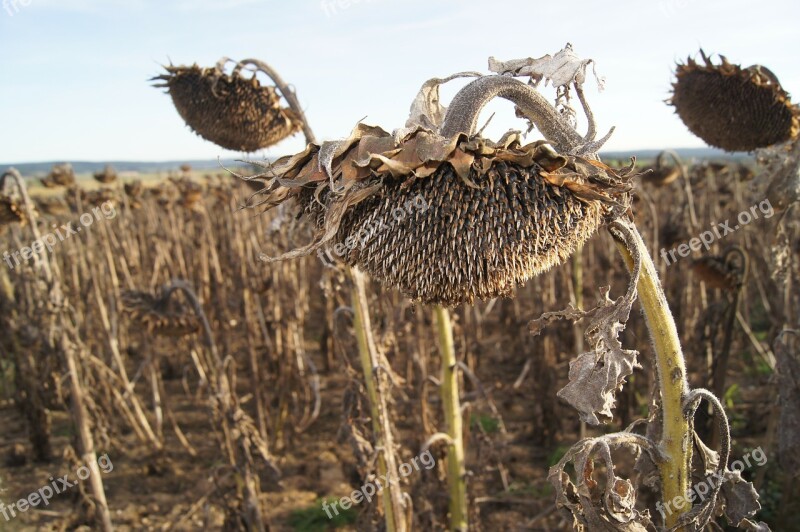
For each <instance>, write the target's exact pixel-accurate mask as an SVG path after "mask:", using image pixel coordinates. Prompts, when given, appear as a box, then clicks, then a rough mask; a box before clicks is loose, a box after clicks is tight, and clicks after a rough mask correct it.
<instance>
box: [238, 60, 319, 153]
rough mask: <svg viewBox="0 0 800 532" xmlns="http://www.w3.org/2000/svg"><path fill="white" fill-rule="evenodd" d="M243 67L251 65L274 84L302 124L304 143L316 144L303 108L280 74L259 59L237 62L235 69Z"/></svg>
mask: <svg viewBox="0 0 800 532" xmlns="http://www.w3.org/2000/svg"><path fill="white" fill-rule="evenodd" d="M245 65H251V66H253V67H254V68H256V69H257V70H260V71H261V72H263V73H264V74H266V75H267V76H268V77H269V78H270V79H271V80H272V81H273V82H274V83H275V86H276V87H277V88H278V91H279V92H280V93H281V96H283V97H284V98H285V99H286V102H287V103H288V104H289V107H291V108H292V111H294V112H295V113H296V114H297V116H298V117H300V120H301V121H302V122H303V135H305V137H306V142H307V143H308V144H311V143H313V142H316V141H317V140H316V137H315V136H314V132H313V131H312V130H311V126H309V125H308V119H306V115H305V113H304V112H303V108H302V107H301V106H300V102H299V101H298V99H297V95H296V94H295V93H294V90H293V89H292V88H291V87H290V86H289V85H288V84H287V83H286V82H285V81H283V78H282V77H281V76H280V74H278V72H277V71H276V70H275V69H274V68H272V67H271V66H269V65H268V64H266V63H265V62H264V61H261V60H259V59H243V60H241V61H239V63H238V65H237V68H241V66H245Z"/></svg>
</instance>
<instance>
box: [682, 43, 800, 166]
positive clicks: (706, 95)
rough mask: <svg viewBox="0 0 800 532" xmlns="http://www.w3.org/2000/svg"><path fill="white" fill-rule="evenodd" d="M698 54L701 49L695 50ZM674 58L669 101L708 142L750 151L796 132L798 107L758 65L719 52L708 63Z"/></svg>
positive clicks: (799, 123) (799, 118) (799, 117)
mask: <svg viewBox="0 0 800 532" xmlns="http://www.w3.org/2000/svg"><path fill="white" fill-rule="evenodd" d="M701 54H702V51H701ZM702 59H703V61H702V62H696V61H694V60H693V59H692V58H689V59H688V60H687V62H686V64H679V65H678V67H677V69H676V72H675V76H676V81H675V83H674V84H673V93H672V98H671V100H670V103H671V104H672V105H673V106H675V110H676V112H677V113H678V116H680V118H681V120H683V123H684V124H686V127H688V128H689V130H690V131H691V132H692V133H694V134H695V135H697V136H698V137H700V138H701V139H703V140H704V141H705V142H706V143H707V144H708V145H709V146H714V147H716V148H722V149H723V150H726V151H752V150H755V149H757V148H763V147H766V146H771V145H773V144H777V143H780V142H786V141H788V140H791V139H794V138H797V136H798V134H800V109H798V107H797V106H793V105H792V103H791V100H790V97H789V94H788V93H786V91H784V90H783V88H781V86H780V83H779V82H778V80H777V78H776V77H775V75H774V74H772V72H770V71H769V70H768V69H766V68H765V67H762V66H758V65H754V66H751V67H748V68H742V67H741V66H739V65H735V64H731V63H729V62H728V61H727V59H726V58H725V57H722V56H721V63H720V64H714V63H713V62H712V61H711V59H709V58H708V57H706V55H705V54H702Z"/></svg>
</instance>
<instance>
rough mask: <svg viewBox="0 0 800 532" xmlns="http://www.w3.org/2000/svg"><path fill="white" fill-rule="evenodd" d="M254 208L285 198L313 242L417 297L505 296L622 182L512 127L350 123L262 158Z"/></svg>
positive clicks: (612, 202)
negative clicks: (299, 147) (495, 134)
mask: <svg viewBox="0 0 800 532" xmlns="http://www.w3.org/2000/svg"><path fill="white" fill-rule="evenodd" d="M268 174H270V175H272V176H273V177H272V178H271V179H264V181H265V186H264V188H263V189H262V190H261V191H260V192H259V193H257V195H256V196H255V198H257V199H260V200H261V201H257V202H255V204H256V205H263V206H266V207H267V208H271V207H273V206H275V205H278V204H280V203H282V202H283V201H285V200H287V199H289V198H295V199H296V200H297V201H298V202H299V204H300V206H301V209H302V213H303V214H304V215H305V216H307V217H309V218H310V219H311V220H312V221H313V223H314V224H315V225H316V227H317V230H318V237H317V238H316V240H315V242H314V243H312V244H310V245H309V246H306V247H304V248H302V249H299V250H296V251H294V252H290V253H288V254H286V255H284V256H283V257H281V258H290V257H293V256H299V255H302V254H307V253H311V252H313V251H315V250H317V249H319V248H321V247H325V249H326V252H327V253H328V254H329V255H331V256H332V257H334V258H338V259H341V260H342V261H344V262H345V263H347V264H349V265H351V266H357V267H359V268H361V269H362V270H364V271H366V272H368V273H369V274H370V275H372V276H373V277H374V278H375V279H377V280H378V281H380V282H382V283H384V284H387V285H389V286H393V287H397V288H399V289H400V290H401V291H402V292H403V293H404V294H405V295H406V296H408V297H410V298H411V299H413V300H416V301H421V302H423V303H437V304H444V305H449V306H452V305H457V304H460V303H464V302H467V303H471V302H472V301H473V300H474V299H475V298H480V299H489V298H494V297H498V296H508V295H510V294H511V292H512V290H513V288H514V287H515V286H516V285H517V284H518V283H521V282H524V281H525V280H527V279H528V278H530V277H532V276H533V275H536V274H538V273H540V272H543V271H546V270H548V269H549V268H551V267H552V266H554V265H556V264H559V263H561V262H563V261H564V260H565V259H566V258H567V257H568V256H569V255H570V254H571V253H572V252H573V251H574V250H575V248H576V247H577V246H578V245H579V244H581V243H583V242H584V241H585V240H586V239H587V238H589V237H590V236H591V235H592V234H593V233H594V232H595V231H596V230H597V229H598V227H600V225H601V224H602V223H603V221H604V220H605V218H606V216H608V215H610V214H611V212H612V210H614V209H625V208H626V207H627V204H628V201H629V199H628V190H629V186H628V184H627V182H626V180H625V179H623V178H622V176H621V175H619V174H617V173H616V172H614V171H613V170H612V169H611V168H610V167H608V166H606V165H604V164H603V163H600V162H597V161H590V160H586V159H582V158H580V157H573V156H569V157H568V156H562V155H560V154H558V153H556V152H555V151H554V150H553V149H552V148H551V147H550V146H549V144H547V143H546V142H544V141H539V142H534V143H531V144H527V145H523V144H522V143H521V142H520V136H519V135H518V134H516V133H511V134H507V135H506V136H504V137H503V138H502V139H501V140H500V141H499V142H497V143H494V142H491V141H489V140H486V139H484V138H481V137H479V136H478V137H473V138H468V137H467V136H466V135H465V134H458V135H456V136H455V137H453V138H445V137H442V136H440V135H438V134H436V133H433V132H431V131H428V130H425V129H423V128H417V129H413V130H411V131H405V132H404V134H403V135H402V136H401V137H396V136H393V135H391V134H389V133H387V132H385V131H384V130H382V129H380V128H377V127H368V126H364V125H359V126H358V127H356V129H355V130H354V131H353V133H352V134H351V135H350V137H349V138H348V139H346V140H344V141H337V142H333V143H324V144H323V145H322V146H317V145H314V144H311V145H309V146H308V147H307V148H306V150H305V151H304V152H302V153H300V154H297V155H295V156H292V157H287V158H284V159H281V160H279V161H277V162H276V163H275V164H274V165H271V166H270V168H269V171H268Z"/></svg>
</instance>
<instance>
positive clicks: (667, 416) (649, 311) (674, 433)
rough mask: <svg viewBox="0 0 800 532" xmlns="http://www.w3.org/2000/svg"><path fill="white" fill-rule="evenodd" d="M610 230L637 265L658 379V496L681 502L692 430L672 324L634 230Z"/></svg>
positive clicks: (672, 517) (626, 225)
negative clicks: (685, 403) (659, 412)
mask: <svg viewBox="0 0 800 532" xmlns="http://www.w3.org/2000/svg"><path fill="white" fill-rule="evenodd" d="M609 230H610V232H611V234H612V236H613V237H614V240H615V242H616V244H617V248H618V249H619V252H620V254H622V257H623V259H624V260H625V263H626V265H627V266H628V269H630V270H633V269H634V267H635V263H636V260H637V257H638V260H639V261H641V273H640V275H639V281H638V283H637V285H636V286H637V292H638V295H639V301H640V302H641V304H642V308H643V309H644V313H645V317H646V319H647V327H648V329H649V330H650V336H651V338H652V340H653V349H654V351H655V364H654V365H655V367H656V370H657V374H658V375H657V377H658V388H659V393H660V400H661V419H662V433H661V441H660V445H659V447H660V449H661V451H662V452H663V453H664V455H665V458H666V460H664V461H662V462H661V463H659V464H658V466H659V471H660V473H661V496H662V499H663V500H664V501H671V500H673V499H674V498H675V497H680V498H683V497H686V493H687V490H688V487H689V472H690V464H691V459H692V427H691V426H690V424H689V423H690V422H689V418H687V416H686V415H685V413H684V400H685V398H686V396H687V394H688V393H689V384H688V381H687V380H686V364H685V361H684V358H683V351H682V350H681V345H680V341H679V339H678V331H677V329H676V327H675V320H674V318H673V317H672V314H671V313H670V310H669V306H668V305H667V300H666V298H665V297H664V291H663V290H662V288H661V283H660V282H659V280H658V276H657V274H656V268H655V265H654V264H653V260H652V258H651V257H650V254H649V253H648V252H647V246H646V245H645V243H644V240H642V237H641V235H640V234H639V231H638V230H637V229H636V226H634V224H633V223H632V222H631V221H629V220H627V219H624V218H621V219H618V220H616V221H614V222H613V223H612V224H611V226H610V228H609ZM679 500H682V499H679ZM690 509H691V508H690V505H684V506H683V509H677V508H676V511H675V512H672V513H669V514H667V516H666V521H667V522H666V525H667V527H672V526H674V525H675V524H677V523H678V521H679V519H680V517H681V515H682V514H684V513H686V512H688V511H689V510H690Z"/></svg>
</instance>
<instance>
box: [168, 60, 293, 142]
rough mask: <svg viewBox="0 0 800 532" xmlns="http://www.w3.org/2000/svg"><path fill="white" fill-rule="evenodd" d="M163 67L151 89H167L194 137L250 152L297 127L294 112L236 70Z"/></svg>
mask: <svg viewBox="0 0 800 532" xmlns="http://www.w3.org/2000/svg"><path fill="white" fill-rule="evenodd" d="M223 65H224V63H222V64H217V66H215V67H213V68H201V67H199V66H197V65H192V66H172V65H170V66H167V67H165V69H166V71H167V72H166V74H163V75H161V76H157V77H156V78H153V79H156V80H161V81H163V83H159V84H157V85H156V87H166V89H167V92H169V95H170V96H171V97H172V102H173V103H174V104H175V108H176V109H177V110H178V113H179V114H180V115H181V118H183V120H184V121H185V122H186V124H188V125H189V127H190V128H191V129H192V130H193V131H194V132H195V133H197V134H198V135H200V136H201V137H203V138H204V139H206V140H209V141H211V142H213V143H215V144H217V145H219V146H222V147H223V148H227V149H229V150H236V151H244V152H253V151H257V150H260V149H262V148H266V147H268V146H272V145H273V144H276V143H277V142H279V141H281V140H283V139H284V138H286V137H288V136H289V135H291V134H293V133H296V132H297V131H299V130H300V129H301V127H302V121H301V120H300V118H299V117H298V116H297V115H296V113H295V112H294V111H292V110H291V109H289V108H286V107H281V96H280V95H279V94H278V92H277V91H276V89H275V87H273V86H264V85H261V83H260V82H259V80H258V79H257V78H256V77H255V75H253V76H252V77H245V76H244V75H242V74H241V69H240V68H236V69H234V70H233V72H232V73H231V74H227V73H225V72H224V71H223V68H222V66H223Z"/></svg>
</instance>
